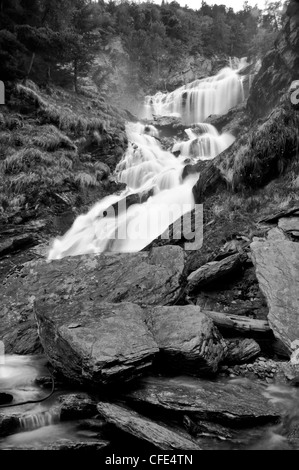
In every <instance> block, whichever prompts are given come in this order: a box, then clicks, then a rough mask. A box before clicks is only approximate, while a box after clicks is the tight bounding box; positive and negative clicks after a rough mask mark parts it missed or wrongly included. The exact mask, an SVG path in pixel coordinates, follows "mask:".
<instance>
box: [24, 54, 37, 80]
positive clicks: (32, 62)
mask: <svg viewBox="0 0 299 470" xmlns="http://www.w3.org/2000/svg"><path fill="white" fill-rule="evenodd" d="M34 59H35V52H33V53H32V56H31V60H30V64H29V68H28V70H27V75H26V78H29V75H30V73H31V70H32V67H33V64H34Z"/></svg>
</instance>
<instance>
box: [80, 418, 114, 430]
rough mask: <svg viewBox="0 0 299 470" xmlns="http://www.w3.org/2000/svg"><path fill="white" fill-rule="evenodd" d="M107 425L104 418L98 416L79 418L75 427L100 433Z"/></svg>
mask: <svg viewBox="0 0 299 470" xmlns="http://www.w3.org/2000/svg"><path fill="white" fill-rule="evenodd" d="M106 426H107V423H106V421H105V420H103V419H100V418H99V417H98V418H93V419H83V420H80V423H79V424H78V427H77V429H83V430H88V431H91V432H96V433H102V431H103V429H104V428H105V427H106Z"/></svg>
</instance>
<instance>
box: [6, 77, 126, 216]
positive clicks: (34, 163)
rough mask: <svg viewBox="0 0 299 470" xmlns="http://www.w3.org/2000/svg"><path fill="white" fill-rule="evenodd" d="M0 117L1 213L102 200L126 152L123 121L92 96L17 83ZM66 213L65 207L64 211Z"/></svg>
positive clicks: (10, 213) (113, 110)
mask: <svg viewBox="0 0 299 470" xmlns="http://www.w3.org/2000/svg"><path fill="white" fill-rule="evenodd" d="M1 111H2V112H1V114H0V131H1V132H0V194H1V198H0V212H2V215H3V216H4V217H6V218H7V217H9V216H11V215H12V214H14V213H16V212H18V211H19V210H21V209H22V208H25V207H27V208H32V207H36V206H38V205H41V206H43V207H45V206H46V207H48V208H49V209H52V208H53V207H52V205H53V204H57V201H58V202H60V203H61V204H62V205H63V203H64V202H66V203H67V202H68V203H69V206H70V207H75V206H77V207H81V206H82V205H83V206H84V204H88V203H90V202H93V201H95V200H98V199H99V198H100V197H102V196H103V195H104V194H105V193H106V192H107V190H109V185H111V186H112V187H113V184H112V183H111V181H110V180H109V177H110V175H111V170H113V169H114V168H115V165H116V163H117V162H118V161H119V159H120V157H121V155H122V154H123V152H124V150H125V147H126V143H127V140H126V135H125V129H124V125H123V122H124V118H125V116H124V115H122V114H121V113H120V112H118V111H117V110H115V109H113V108H111V107H110V108H109V109H107V105H106V103H105V102H103V100H101V101H100V100H99V99H98V98H97V96H96V95H95V96H91V98H87V97H86V96H81V97H78V96H77V95H74V94H72V93H69V92H66V91H64V90H62V89H59V88H53V87H52V88H50V89H49V90H48V93H47V92H46V91H45V90H41V89H39V88H38V87H37V85H35V84H34V83H33V82H26V83H25V84H22V85H21V84H18V85H17V86H16V88H15V90H14V92H13V93H12V95H11V97H10V102H9V106H7V107H4V108H3V109H2V110H1ZM64 208H65V207H64Z"/></svg>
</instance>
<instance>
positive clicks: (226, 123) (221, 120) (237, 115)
mask: <svg viewBox="0 0 299 470" xmlns="http://www.w3.org/2000/svg"><path fill="white" fill-rule="evenodd" d="M205 122H206V123H207V124H212V125H213V126H214V127H216V129H217V131H218V132H219V133H226V132H228V133H230V134H233V135H234V136H235V137H238V136H239V134H240V132H241V131H244V128H245V127H246V126H248V125H249V124H250V121H249V117H248V115H247V113H246V105H245V103H241V104H240V105H238V106H236V107H235V108H232V109H230V110H229V111H228V113H226V114H224V115H211V116H209V117H208V118H207V119H206V120H205Z"/></svg>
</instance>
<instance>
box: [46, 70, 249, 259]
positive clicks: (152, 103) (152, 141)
mask: <svg viewBox="0 0 299 470" xmlns="http://www.w3.org/2000/svg"><path fill="white" fill-rule="evenodd" d="M231 65H232V67H227V68H225V69H223V70H221V72H219V74H218V75H215V76H214V77H209V78H206V79H202V80H195V81H194V82H192V83H190V84H189V85H186V86H184V87H181V88H179V89H177V90H175V91H174V92H172V93H169V94H163V93H157V94H156V95H155V96H152V97H147V105H146V112H147V113H148V114H150V115H152V113H153V114H160V115H170V114H173V113H175V114H179V115H181V116H182V118H183V122H184V123H185V124H186V125H188V126H190V128H188V129H186V130H185V133H186V137H187V140H184V141H177V142H175V143H174V145H173V146H172V149H170V150H168V151H166V150H163V149H162V146H161V141H160V138H159V132H158V130H157V129H156V128H155V127H154V126H153V125H152V124H147V125H144V124H141V123H127V126H126V132H127V136H128V141H129V145H128V149H127V151H126V153H125V155H124V156H123V158H122V160H121V162H120V163H119V164H118V166H117V168H116V171H115V176H116V178H117V180H118V181H119V182H121V183H125V184H126V189H125V190H124V191H122V192H121V193H120V194H114V195H111V196H108V197H106V198H104V199H102V200H101V201H100V202H98V203H97V204H95V205H94V206H93V207H92V208H91V210H90V211H89V212H88V213H87V214H85V215H80V216H79V217H78V218H77V219H76V220H75V222H74V224H73V226H72V227H71V229H70V230H69V231H68V232H67V233H66V234H65V235H64V236H63V237H60V238H57V239H56V240H55V241H54V243H53V246H52V248H51V250H50V253H49V257H48V258H49V260H52V259H60V258H64V257H66V256H75V255H81V254H87V253H100V252H105V251H112V252H136V251H140V250H142V249H143V248H145V247H146V246H147V245H149V244H150V243H151V242H152V240H154V239H155V238H156V237H158V236H159V235H161V234H162V233H163V232H165V230H167V228H168V227H169V225H170V224H172V223H173V222H174V221H175V220H177V219H178V218H179V217H181V216H182V215H184V214H185V213H187V212H190V211H191V210H192V209H193V208H194V198H193V192H192V189H193V186H194V184H195V183H196V181H197V179H198V173H196V168H197V167H194V170H195V171H190V174H187V176H186V177H184V178H183V170H184V167H185V166H186V164H187V163H189V164H191V165H192V164H194V165H195V164H196V163H197V162H198V161H199V160H208V159H212V158H215V157H216V156H217V155H218V154H219V153H221V152H222V151H224V150H225V149H226V148H227V147H229V146H230V145H231V144H232V143H233V141H234V137H233V136H232V135H230V134H222V135H220V134H219V133H218V131H217V130H216V129H215V127H213V126H212V125H210V124H205V123H204V122H203V121H204V119H205V118H206V117H207V116H209V115H211V114H224V113H226V112H227V111H228V110H229V109H230V108H231V107H233V106H235V105H237V104H238V103H240V102H241V101H242V100H243V99H244V90H243V77H241V76H240V75H239V74H238V70H239V68H240V67H241V68H242V67H244V61H243V62H242V61H240V62H238V63H233V62H232V63H231ZM238 67H239V68H238ZM191 124H193V125H192V126H191ZM129 197H133V202H132V200H131V205H129V204H128V205H127V203H126V200H129ZM127 206H129V207H127ZM116 207H117V211H116Z"/></svg>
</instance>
